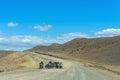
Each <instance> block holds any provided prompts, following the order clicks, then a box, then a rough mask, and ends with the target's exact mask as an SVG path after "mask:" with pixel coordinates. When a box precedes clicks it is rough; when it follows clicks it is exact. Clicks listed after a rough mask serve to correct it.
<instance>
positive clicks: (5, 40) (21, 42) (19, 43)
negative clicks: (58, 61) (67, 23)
mask: <svg viewBox="0 0 120 80" xmlns="http://www.w3.org/2000/svg"><path fill="white" fill-rule="evenodd" d="M83 37H88V36H87V35H86V34H83V33H66V34H64V35H62V36H57V37H54V38H52V37H38V36H31V35H27V36H21V35H15V36H10V37H0V49H13V50H20V49H22V50H24V49H28V48H32V47H34V46H36V45H49V44H52V43H65V42H67V41H70V40H72V39H74V38H83Z"/></svg>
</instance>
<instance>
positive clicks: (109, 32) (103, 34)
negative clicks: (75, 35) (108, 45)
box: [95, 28, 120, 37]
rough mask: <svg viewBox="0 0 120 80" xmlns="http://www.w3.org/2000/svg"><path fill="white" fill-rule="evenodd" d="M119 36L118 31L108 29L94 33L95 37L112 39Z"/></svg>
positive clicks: (119, 31)
mask: <svg viewBox="0 0 120 80" xmlns="http://www.w3.org/2000/svg"><path fill="white" fill-rule="evenodd" d="M118 35H120V29H116V28H108V29H104V30H102V31H98V32H96V33H95V36H96V37H112V36H118Z"/></svg>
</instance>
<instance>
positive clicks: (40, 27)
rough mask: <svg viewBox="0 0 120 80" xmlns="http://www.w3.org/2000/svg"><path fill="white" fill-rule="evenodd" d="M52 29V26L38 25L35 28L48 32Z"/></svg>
mask: <svg viewBox="0 0 120 80" xmlns="http://www.w3.org/2000/svg"><path fill="white" fill-rule="evenodd" d="M50 28H52V25H45V26H42V25H37V26H34V29H36V30H39V31H48V30H49V29H50Z"/></svg>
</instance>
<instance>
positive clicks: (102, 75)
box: [0, 52, 120, 80]
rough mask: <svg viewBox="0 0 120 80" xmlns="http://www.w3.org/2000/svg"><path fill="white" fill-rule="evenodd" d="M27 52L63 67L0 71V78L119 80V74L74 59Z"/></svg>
mask: <svg viewBox="0 0 120 80" xmlns="http://www.w3.org/2000/svg"><path fill="white" fill-rule="evenodd" d="M29 54H31V55H34V56H39V57H43V58H48V59H53V60H56V61H60V62H63V64H64V68H63V69H43V70H40V69H33V70H26V71H13V72H3V73H0V80H120V77H119V75H115V74H113V73H109V72H107V71H102V70H98V69H94V68H89V67H84V66H82V64H80V63H78V62H75V61H70V60H63V59H58V58H54V57H50V56H47V55H40V54H36V53H32V52H29Z"/></svg>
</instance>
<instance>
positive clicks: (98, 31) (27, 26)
mask: <svg viewBox="0 0 120 80" xmlns="http://www.w3.org/2000/svg"><path fill="white" fill-rule="evenodd" d="M119 4H120V1H119V0H0V49H8V50H9V49H10V50H24V49H27V48H31V47H33V46H36V45H49V44H52V43H65V42H67V41H69V40H72V39H74V38H83V37H85V38H96V37H111V36H117V35H120V5H119Z"/></svg>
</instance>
